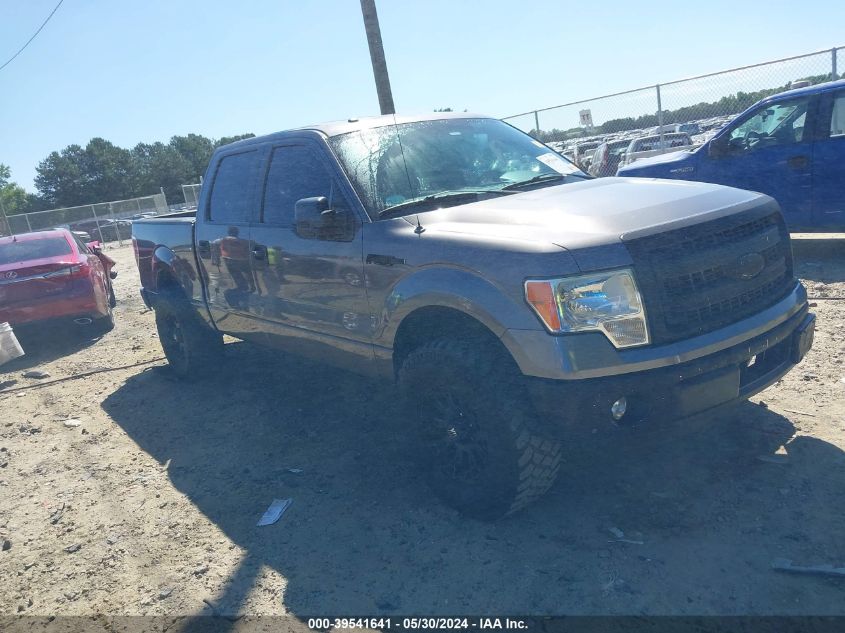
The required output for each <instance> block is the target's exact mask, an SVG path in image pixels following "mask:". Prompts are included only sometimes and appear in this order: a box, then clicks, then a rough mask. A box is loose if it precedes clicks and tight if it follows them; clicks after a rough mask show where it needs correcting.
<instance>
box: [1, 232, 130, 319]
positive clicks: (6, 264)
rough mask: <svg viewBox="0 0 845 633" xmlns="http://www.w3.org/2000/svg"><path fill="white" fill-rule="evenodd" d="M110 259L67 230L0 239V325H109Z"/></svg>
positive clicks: (111, 303) (111, 304)
mask: <svg viewBox="0 0 845 633" xmlns="http://www.w3.org/2000/svg"><path fill="white" fill-rule="evenodd" d="M114 263H115V262H114V260H112V259H111V258H109V257H107V256H106V255H104V254H103V253H102V251H101V250H100V244H99V242H90V243H89V244H85V243H84V242H82V241H80V240H79V238H78V237H76V236H75V235H74V234H73V233H71V232H70V231H68V230H66V229H53V230H50V231H38V232H35V233H24V234H22V235H13V236H11V237H0V323H2V322H6V321H8V322H9V323H10V324H11V325H12V327H17V326H21V325H30V324H36V323H40V322H45V321H57V320H67V321H72V322H74V323H76V324H77V325H93V327H94V328H95V329H97V330H99V331H100V332H107V331H109V330H111V329H112V328H113V327H114V315H113V314H112V308H113V307H114V304H115V297H114V290H113V289H112V279H114V277H115V276H116V273H115V272H113V271H112V267H113V266H114Z"/></svg>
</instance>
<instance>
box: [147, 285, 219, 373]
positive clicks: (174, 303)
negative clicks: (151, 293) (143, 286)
mask: <svg viewBox="0 0 845 633" xmlns="http://www.w3.org/2000/svg"><path fill="white" fill-rule="evenodd" d="M153 307H154V308H155V319H156V329H157V330H158V338H159V340H160V341H161V347H162V349H163V350H164V355H165V356H166V357H167V362H168V363H169V364H170V367H171V368H172V369H173V371H174V373H175V374H176V375H177V376H178V377H179V378H183V379H193V378H198V377H200V376H203V375H205V374H208V373H209V372H210V371H212V370H214V369H215V368H217V367H219V362H218V361H219V359H220V357H221V356H222V354H223V336H222V335H221V334H220V333H219V332H217V331H216V330H213V329H211V328H210V327H209V326H208V325H206V324H205V323H203V322H202V320H201V319H200V317H199V315H198V314H197V312H196V310H194V308H193V306H191V304H190V303H188V301H187V299H185V298H184V297H183V296H182V295H181V294H180V293H178V292H176V291H172V290H164V291H162V292H161V294H160V295H159V297H158V299H157V300H156V302H155V305H154V306H153Z"/></svg>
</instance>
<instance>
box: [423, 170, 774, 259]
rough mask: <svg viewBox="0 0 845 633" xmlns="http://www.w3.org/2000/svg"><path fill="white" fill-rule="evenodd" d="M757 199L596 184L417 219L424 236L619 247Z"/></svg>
mask: <svg viewBox="0 0 845 633" xmlns="http://www.w3.org/2000/svg"><path fill="white" fill-rule="evenodd" d="M768 200H769V199H768V197H766V196H763V195H761V194H759V193H753V192H750V191H744V190H741V189H733V188H731V187H723V186H721V185H713V184H708V183H700V182H688V181H683V180H657V179H650V178H649V179H647V178H597V179H595V180H586V181H583V182H578V183H572V184H566V185H557V186H552V187H545V188H542V189H535V190H533V191H526V192H521V193H517V194H513V195H508V196H502V197H499V198H491V199H488V200H483V201H480V202H472V203H469V204H464V205H460V206H455V207H448V208H446V209H439V210H436V211H428V212H424V213H420V214H419V215H418V217H419V220H420V223H421V224H422V226H423V227H424V228H425V235H427V236H429V237H435V236H437V235H438V234H439V235H442V236H443V237H447V236H448V234H465V235H468V236H472V237H473V238H475V239H476V240H477V239H484V238H488V239H491V240H497V241H501V240H519V241H526V242H535V243H538V242H539V243H544V244H555V245H557V246H559V247H562V248H566V249H570V250H572V249H578V248H589V247H594V246H604V245H608V244H618V243H620V242H622V241H625V240H628V239H634V238H637V237H643V236H646V235H652V234H654V233H660V232H663V231H667V230H670V229H674V228H680V227H682V226H687V225H691V224H698V223H700V222H705V221H707V220H711V219H715V218H718V217H722V216H725V215H729V214H732V213H736V212H739V211H743V210H745V209H747V208H750V207H753V206H757V205H759V204H762V203H765V202H767V201H768Z"/></svg>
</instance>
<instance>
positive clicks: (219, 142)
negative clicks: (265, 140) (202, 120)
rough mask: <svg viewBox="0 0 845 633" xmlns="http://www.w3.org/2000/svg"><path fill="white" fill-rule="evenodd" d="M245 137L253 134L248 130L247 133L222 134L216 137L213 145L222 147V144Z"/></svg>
mask: <svg viewBox="0 0 845 633" xmlns="http://www.w3.org/2000/svg"><path fill="white" fill-rule="evenodd" d="M245 138H255V134H253V133H252V132H250V133H249V134H236V135H235V136H224V137H223V138H220V139H217V141H216V142H215V143H214V147H215V148H217V147H222V146H223V145H228V144H229V143H235V142H236V141H242V140H244V139H245Z"/></svg>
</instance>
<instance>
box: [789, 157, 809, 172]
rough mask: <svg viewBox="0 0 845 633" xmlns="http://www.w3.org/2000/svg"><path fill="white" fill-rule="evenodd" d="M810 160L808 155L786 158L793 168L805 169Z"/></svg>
mask: <svg viewBox="0 0 845 633" xmlns="http://www.w3.org/2000/svg"><path fill="white" fill-rule="evenodd" d="M809 162H810V161H809V160H808V159H807V157H806V156H790V157H789V158H787V159H786V164H787V165H788V166H789V167H790V168H791V169H804V168H805V167H806V166H807V165H808V164H809Z"/></svg>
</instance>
